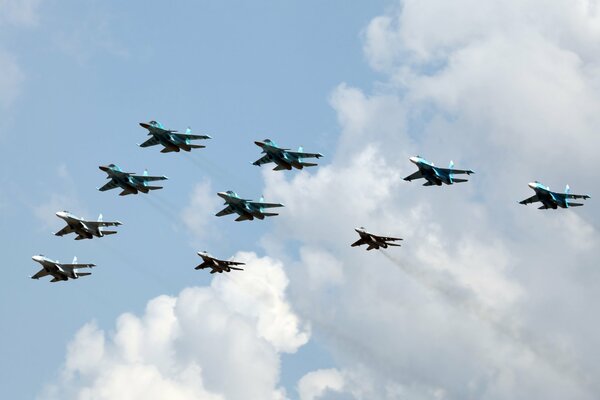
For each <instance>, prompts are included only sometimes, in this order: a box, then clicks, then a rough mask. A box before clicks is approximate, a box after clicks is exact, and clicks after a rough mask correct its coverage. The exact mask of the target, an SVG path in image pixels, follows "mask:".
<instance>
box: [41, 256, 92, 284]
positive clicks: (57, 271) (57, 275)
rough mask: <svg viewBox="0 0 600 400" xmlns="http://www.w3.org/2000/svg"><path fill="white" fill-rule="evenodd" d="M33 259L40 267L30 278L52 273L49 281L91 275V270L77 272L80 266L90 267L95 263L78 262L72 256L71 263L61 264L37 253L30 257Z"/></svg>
mask: <svg viewBox="0 0 600 400" xmlns="http://www.w3.org/2000/svg"><path fill="white" fill-rule="evenodd" d="M31 258H32V259H33V261H35V262H38V263H40V264H41V265H42V269H41V270H39V271H38V272H37V273H36V274H35V275H33V276H32V277H31V279H40V278H41V277H44V276H46V275H52V278H53V279H52V280H51V281H50V282H58V281H66V280H69V278H70V279H77V278H79V277H81V276H87V275H91V272H79V269H81V268H92V267H95V266H96V264H78V263H77V257H74V258H73V262H72V263H71V264H61V263H60V261H52V260H50V259H49V258H47V257H45V256H43V255H37V256H33V257H31Z"/></svg>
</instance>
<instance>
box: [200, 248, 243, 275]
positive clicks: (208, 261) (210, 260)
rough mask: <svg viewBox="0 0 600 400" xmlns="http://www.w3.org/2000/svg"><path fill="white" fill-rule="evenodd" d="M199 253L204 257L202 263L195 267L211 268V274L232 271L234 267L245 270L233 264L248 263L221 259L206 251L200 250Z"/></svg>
mask: <svg viewBox="0 0 600 400" xmlns="http://www.w3.org/2000/svg"><path fill="white" fill-rule="evenodd" d="M198 255H199V256H200V257H202V264H200V265H198V266H197V267H196V268H194V269H204V268H210V269H211V270H210V273H211V274H214V273H215V272H218V273H220V274H222V273H223V272H231V270H232V269H235V270H238V271H243V269H242V268H236V267H232V265H246V264H245V263H243V262H237V261H226V260H219V259H217V258H214V257H213V256H211V255H210V254H208V253H207V252H206V251H199V252H198Z"/></svg>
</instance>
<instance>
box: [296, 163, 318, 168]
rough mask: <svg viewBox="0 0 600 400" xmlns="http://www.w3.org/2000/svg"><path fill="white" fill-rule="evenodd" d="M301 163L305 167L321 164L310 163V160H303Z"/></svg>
mask: <svg viewBox="0 0 600 400" xmlns="http://www.w3.org/2000/svg"><path fill="white" fill-rule="evenodd" d="M300 165H302V166H303V167H316V166H317V165H319V164H317V163H309V162H302V163H300Z"/></svg>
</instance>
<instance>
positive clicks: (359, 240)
mask: <svg viewBox="0 0 600 400" xmlns="http://www.w3.org/2000/svg"><path fill="white" fill-rule="evenodd" d="M363 244H367V241H366V240H365V239H363V238H360V239H358V240H357V241H356V242H354V243H352V244H351V245H350V246H352V247H356V246H360V245H363Z"/></svg>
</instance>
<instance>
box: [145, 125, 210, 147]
mask: <svg viewBox="0 0 600 400" xmlns="http://www.w3.org/2000/svg"><path fill="white" fill-rule="evenodd" d="M140 126H141V127H142V128H146V129H147V130H148V135H151V136H152V137H151V138H150V139H148V140H146V141H145V142H144V143H142V144H140V145H139V146H140V147H150V146H156V145H157V144H160V145H162V146H164V149H162V150H161V151H160V152H161V153H170V152H172V151H175V152H179V150H184V151H190V150H191V149H201V148H204V147H206V146H203V145H201V144H193V143H192V140H198V139H211V137H210V136H208V135H192V131H191V129H190V128H187V129H186V130H185V133H179V132H177V131H172V130H169V129H165V128H164V127H163V126H162V124H161V123H160V122H158V121H150V122H148V123H145V122H140Z"/></svg>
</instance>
